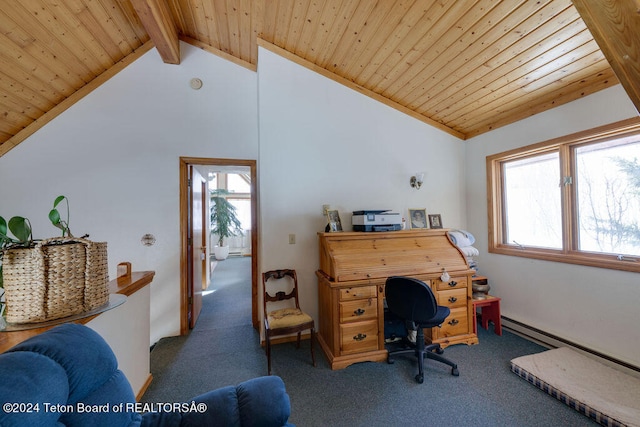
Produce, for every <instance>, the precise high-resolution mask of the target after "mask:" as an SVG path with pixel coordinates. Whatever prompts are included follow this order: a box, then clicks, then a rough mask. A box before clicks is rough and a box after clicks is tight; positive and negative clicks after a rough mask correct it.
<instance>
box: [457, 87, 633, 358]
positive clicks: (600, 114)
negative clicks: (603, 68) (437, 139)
mask: <svg viewBox="0 0 640 427" xmlns="http://www.w3.org/2000/svg"><path fill="white" fill-rule="evenodd" d="M635 115H636V111H635V108H634V107H633V104H632V103H631V102H630V100H629V98H628V97H627V95H626V93H625V92H624V91H623V89H622V88H621V86H616V87H613V88H610V89H607V90H603V91H600V92H597V93H596V94H594V95H591V96H588V97H586V98H584V99H580V100H578V101H574V102H572V103H570V104H566V105H563V106H560V107H557V108H554V109H553V110H550V111H547V112H545V113H541V114H538V115H536V116H533V117H531V118H528V119H526V120H522V121H520V122H517V123H514V124H512V125H509V126H505V127H503V128H500V129H497V130H495V131H492V132H490V133H487V134H484V135H480V136H478V137H476V138H473V139H471V140H470V141H469V142H468V147H467V186H466V189H467V204H468V212H467V218H468V221H467V224H468V230H469V231H471V232H472V233H474V235H475V236H476V238H477V241H476V244H475V246H476V247H477V248H478V249H479V250H480V252H481V256H480V257H479V258H478V260H479V269H480V272H481V273H482V274H483V275H486V276H488V277H489V281H490V285H491V293H492V294H495V295H496V296H499V297H501V298H502V304H501V309H502V314H503V315H504V316H506V317H509V318H512V319H514V320H517V321H520V322H523V323H525V324H527V325H530V326H533V327H535V328H538V329H541V330H543V331H546V332H549V333H552V334H555V335H557V336H559V337H562V338H564V339H567V340H570V341H572V342H575V343H578V344H581V345H583V346H585V347H588V348H591V349H595V350H597V351H599V352H602V353H604V354H607V355H610V356H613V357H615V358H618V359H620V360H623V361H627V362H629V363H632V364H634V365H636V366H640V340H638V325H640V310H638V302H639V301H640V286H638V285H639V284H640V279H639V276H638V273H628V272H621V271H614V270H608V269H602V268H594V267H584V266H578V265H572V264H563V263H554V262H549V261H539V260H533V259H527V258H520V257H509V256H505V255H494V254H489V253H487V247H488V242H487V236H488V227H487V202H486V200H487V199H486V195H487V191H486V185H485V182H486V167H485V160H486V157H487V156H489V155H492V154H496V153H499V152H502V151H506V150H509V149H512V148H516V147H522V146H526V145H529V144H533V143H536V142H542V141H546V140H549V139H553V138H556V137H560V136H564V135H568V134H572V133H575V132H578V131H582V130H586V129H591V128H594V127H597V126H600V125H604V124H609V123H613V122H616V121H619V120H623V119H627V118H630V117H634V116H635Z"/></svg>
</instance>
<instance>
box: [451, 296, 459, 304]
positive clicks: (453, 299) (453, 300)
mask: <svg viewBox="0 0 640 427" xmlns="http://www.w3.org/2000/svg"><path fill="white" fill-rule="evenodd" d="M456 301H458V298H456V297H449V302H450V303H454V302H456Z"/></svg>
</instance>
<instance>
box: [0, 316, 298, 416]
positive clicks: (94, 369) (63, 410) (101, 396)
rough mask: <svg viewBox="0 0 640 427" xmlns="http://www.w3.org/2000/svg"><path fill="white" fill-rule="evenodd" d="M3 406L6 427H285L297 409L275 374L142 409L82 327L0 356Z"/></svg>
mask: <svg viewBox="0 0 640 427" xmlns="http://www.w3.org/2000/svg"><path fill="white" fill-rule="evenodd" d="M0 403H1V404H2V405H3V406H2V409H0V425H1V426H5V427H9V426H20V427H23V426H30V427H36V426H68V427H71V426H78V427H86V426H108V427H118V426H142V427H144V426H186V425H189V426H199V425H202V426H225V427H226V426H283V425H288V424H287V423H288V419H289V415H290V409H291V408H290V404H289V396H288V395H287V393H286V391H285V387H284V383H283V382H282V380H281V379H280V378H279V377H276V376H270V377H259V378H254V379H251V380H248V381H245V382H243V383H241V384H239V385H237V386H228V387H224V388H221V389H217V390H213V391H210V392H208V393H205V394H202V395H200V396H197V397H195V398H194V399H193V400H192V401H189V402H163V403H162V405H159V404H158V405H153V404H151V405H146V406H145V405H142V404H140V403H136V402H135V396H134V394H133V390H132V389H131V385H130V384H129V381H128V380H127V379H126V377H125V376H124V374H123V373H122V371H120V370H119V369H118V366H117V361H116V357H115V355H114V354H113V351H112V350H111V348H110V347H109V345H108V344H107V343H106V342H105V341H104V339H102V337H101V336H100V335H99V334H98V333H96V332H95V331H93V330H92V329H90V328H88V327H86V326H82V325H76V324H65V325H60V326H57V327H55V328H53V329H51V330H49V331H47V332H44V333H42V334H40V335H38V336H35V337H33V338H30V339H29V340H27V341H24V342H23V343H21V344H18V345H17V346H15V347H13V348H12V349H10V350H8V351H7V352H5V353H3V354H0ZM148 409H151V410H153V411H155V412H145V411H146V410H148ZM141 412H145V413H144V414H141Z"/></svg>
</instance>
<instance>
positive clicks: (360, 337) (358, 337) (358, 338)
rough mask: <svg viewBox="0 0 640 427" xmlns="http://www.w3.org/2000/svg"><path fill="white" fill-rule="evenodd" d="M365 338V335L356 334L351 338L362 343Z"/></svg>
mask: <svg viewBox="0 0 640 427" xmlns="http://www.w3.org/2000/svg"><path fill="white" fill-rule="evenodd" d="M365 338H367V334H358V335H356V336H355V337H353V339H354V340H356V341H362V340H363V339H365Z"/></svg>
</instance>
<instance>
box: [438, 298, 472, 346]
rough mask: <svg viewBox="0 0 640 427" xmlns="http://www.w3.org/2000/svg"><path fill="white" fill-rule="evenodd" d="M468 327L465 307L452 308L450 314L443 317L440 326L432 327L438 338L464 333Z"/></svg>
mask: <svg viewBox="0 0 640 427" xmlns="http://www.w3.org/2000/svg"><path fill="white" fill-rule="evenodd" d="M468 328H469V321H468V319H467V307H466V305H465V307H460V308H452V309H451V314H450V315H449V316H447V318H446V319H444V322H442V327H440V328H434V330H437V334H438V336H439V337H440V338H444V337H452V336H456V335H461V334H466V333H467V332H468Z"/></svg>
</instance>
